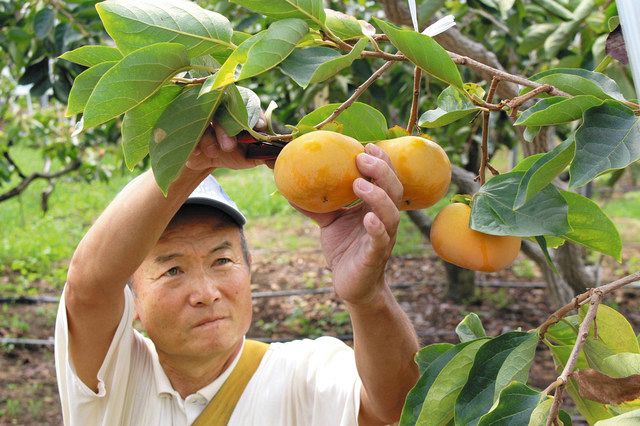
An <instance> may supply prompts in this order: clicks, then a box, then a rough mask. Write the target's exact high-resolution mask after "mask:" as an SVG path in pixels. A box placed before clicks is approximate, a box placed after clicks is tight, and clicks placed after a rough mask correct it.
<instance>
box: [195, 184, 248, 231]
mask: <svg viewBox="0 0 640 426" xmlns="http://www.w3.org/2000/svg"><path fill="white" fill-rule="evenodd" d="M184 204H200V205H204V206H209V207H213V208H215V209H218V210H220V211H222V212H223V213H226V214H228V215H229V216H230V217H231V219H233V220H234V222H236V223H237V224H238V225H240V226H241V227H242V226H244V224H245V223H247V219H246V218H245V217H244V215H243V214H242V213H241V212H240V209H238V206H237V205H236V203H235V202H234V201H233V200H232V199H231V198H230V197H229V196H228V195H227V193H226V192H224V189H222V186H220V184H219V183H218V181H217V180H216V179H215V178H214V177H213V176H211V175H209V176H207V177H206V178H205V179H204V180H203V181H202V182H201V183H200V185H198V187H197V188H196V189H195V190H194V191H193V192H192V193H191V195H189V198H187V201H185V202H184Z"/></svg>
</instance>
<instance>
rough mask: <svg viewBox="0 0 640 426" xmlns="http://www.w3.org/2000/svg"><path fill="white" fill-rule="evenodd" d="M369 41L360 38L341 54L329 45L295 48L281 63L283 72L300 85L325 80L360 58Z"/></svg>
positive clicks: (305, 85) (304, 85)
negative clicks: (344, 53)
mask: <svg viewBox="0 0 640 426" xmlns="http://www.w3.org/2000/svg"><path fill="white" fill-rule="evenodd" d="M368 43H369V40H368V39H361V40H359V41H358V42H357V43H356V44H355V46H353V49H351V51H350V52H349V53H347V54H346V55H340V53H338V52H336V51H335V50H333V49H329V48H327V47H307V48H304V49H298V50H295V51H294V52H293V53H292V54H291V55H290V56H289V57H288V58H287V59H286V60H285V61H284V62H283V63H282V64H281V65H280V69H281V70H282V72H283V73H285V74H286V75H288V76H289V77H291V79H292V80H293V81H295V82H296V83H298V85H300V87H304V88H306V87H307V86H309V84H312V83H319V82H321V81H325V80H327V79H329V78H331V77H333V76H334V75H335V74H337V73H338V72H340V71H341V70H342V69H344V68H346V67H348V66H350V65H351V63H352V62H353V61H355V60H356V59H359V58H360V53H361V52H362V51H363V50H364V48H365V47H366V46H367V44H368Z"/></svg>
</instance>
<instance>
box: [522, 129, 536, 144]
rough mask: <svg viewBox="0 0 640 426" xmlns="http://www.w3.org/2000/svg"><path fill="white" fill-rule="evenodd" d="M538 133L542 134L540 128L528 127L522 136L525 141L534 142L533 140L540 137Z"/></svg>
mask: <svg viewBox="0 0 640 426" xmlns="http://www.w3.org/2000/svg"><path fill="white" fill-rule="evenodd" d="M538 133H540V127H538V126H527V127H525V128H524V132H523V133H522V136H523V137H524V140H525V141H527V142H533V140H534V139H535V138H536V136H538Z"/></svg>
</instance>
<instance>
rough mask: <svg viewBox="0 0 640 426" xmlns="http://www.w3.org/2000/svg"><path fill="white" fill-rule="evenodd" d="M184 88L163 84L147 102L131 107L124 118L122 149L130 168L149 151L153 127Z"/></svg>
mask: <svg viewBox="0 0 640 426" xmlns="http://www.w3.org/2000/svg"><path fill="white" fill-rule="evenodd" d="M181 91H182V88H181V87H180V86H177V85H174V84H168V85H165V86H162V88H160V90H158V91H157V92H156V93H154V94H153V95H152V96H151V97H150V98H149V99H148V100H147V101H146V102H144V103H141V104H139V105H138V106H136V107H134V108H132V109H130V110H129V111H127V112H126V113H125V114H124V119H123V120H122V150H123V152H124V161H125V164H126V165H127V167H128V168H129V170H133V168H134V167H135V166H136V165H137V164H138V163H139V162H140V161H142V159H143V158H145V157H146V156H147V154H148V153H149V145H150V144H151V143H152V141H153V138H152V134H153V127H154V125H155V124H156V122H157V121H158V119H159V118H160V116H161V115H162V113H163V111H164V110H165V109H166V108H167V107H168V106H169V104H171V102H173V100H174V99H175V98H176V97H177V96H178V94H180V92H181Z"/></svg>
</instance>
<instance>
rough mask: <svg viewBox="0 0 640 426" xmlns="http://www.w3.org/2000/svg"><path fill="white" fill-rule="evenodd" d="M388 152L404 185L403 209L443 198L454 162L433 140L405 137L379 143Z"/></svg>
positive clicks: (421, 207) (422, 206) (423, 206)
mask: <svg viewBox="0 0 640 426" xmlns="http://www.w3.org/2000/svg"><path fill="white" fill-rule="evenodd" d="M376 145H377V146H378V147H380V148H381V149H382V150H383V151H384V152H386V153H387V155H388V156H389V158H390V159H391V164H392V165H393V168H394V169H395V171H396V174H397V175H398V179H400V183H402V186H403V188H404V193H403V195H402V203H401V204H400V210H418V209H424V208H426V207H430V206H432V205H434V204H435V203H437V202H438V201H439V200H440V199H441V198H442V197H444V196H445V195H446V193H447V191H448V190H449V183H451V162H450V161H449V157H447V154H446V153H445V152H444V150H443V149H442V148H441V147H440V145H438V144H437V143H435V142H434V141H432V140H429V139H426V138H422V137H419V136H402V137H399V138H395V139H387V140H383V141H380V142H377V143H376Z"/></svg>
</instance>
